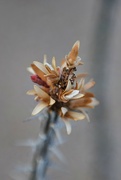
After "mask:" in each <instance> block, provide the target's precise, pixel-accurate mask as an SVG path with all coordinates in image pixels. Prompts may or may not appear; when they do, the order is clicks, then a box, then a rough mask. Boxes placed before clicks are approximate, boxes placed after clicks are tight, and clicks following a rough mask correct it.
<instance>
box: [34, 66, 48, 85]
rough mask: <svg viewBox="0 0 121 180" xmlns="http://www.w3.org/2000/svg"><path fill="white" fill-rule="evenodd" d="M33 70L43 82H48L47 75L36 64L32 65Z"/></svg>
mask: <svg viewBox="0 0 121 180" xmlns="http://www.w3.org/2000/svg"><path fill="white" fill-rule="evenodd" d="M31 67H32V69H33V70H34V72H35V73H36V74H37V75H38V76H39V77H40V78H41V79H42V80H43V81H45V82H46V77H44V75H45V73H44V72H43V71H41V70H40V69H39V68H38V67H37V66H36V65H35V64H31Z"/></svg>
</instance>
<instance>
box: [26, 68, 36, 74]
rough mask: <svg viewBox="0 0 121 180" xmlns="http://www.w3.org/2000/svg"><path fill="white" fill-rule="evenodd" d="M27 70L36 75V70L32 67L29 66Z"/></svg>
mask: <svg viewBox="0 0 121 180" xmlns="http://www.w3.org/2000/svg"><path fill="white" fill-rule="evenodd" d="M27 71H29V72H30V73H32V74H33V75H35V74H36V73H35V72H34V70H33V69H32V67H28V68H27Z"/></svg>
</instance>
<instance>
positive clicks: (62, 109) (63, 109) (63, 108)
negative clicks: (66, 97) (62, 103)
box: [61, 107, 68, 115]
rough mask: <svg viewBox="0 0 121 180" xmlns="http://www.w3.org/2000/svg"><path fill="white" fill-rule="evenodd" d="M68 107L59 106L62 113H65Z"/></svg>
mask: <svg viewBox="0 0 121 180" xmlns="http://www.w3.org/2000/svg"><path fill="white" fill-rule="evenodd" d="M67 111H68V109H67V108H65V107H62V108H61V112H62V115H65V114H66V113H67Z"/></svg>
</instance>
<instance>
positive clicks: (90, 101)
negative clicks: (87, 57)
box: [27, 41, 98, 134]
mask: <svg viewBox="0 0 121 180" xmlns="http://www.w3.org/2000/svg"><path fill="white" fill-rule="evenodd" d="M79 47H80V42H79V41H77V42H76V43H75V44H74V45H73V47H72V49H71V51H70V52H69V54H68V55H66V56H65V58H64V59H63V61H62V64H61V66H57V65H56V60H55V57H53V58H52V64H49V63H48V62H47V59H46V56H44V62H43V63H41V62H38V61H34V62H33V63H32V64H31V67H29V68H28V70H29V71H30V72H31V73H32V74H33V75H32V76H31V80H32V81H33V82H34V83H36V84H38V85H34V89H33V90H29V91H28V92H27V94H29V95H34V96H35V100H36V101H37V102H38V104H37V106H36V107H35V108H34V110H33V111H32V115H36V114H37V113H40V112H41V111H42V110H43V109H44V108H48V110H49V111H50V112H51V111H55V112H56V113H57V114H58V115H59V116H60V117H61V118H62V119H63V120H64V122H65V125H66V127H67V133H68V134H70V132H71V126H70V124H69V119H71V120H74V121H77V120H82V119H85V118H86V117H88V115H87V114H86V112H85V110H84V109H85V108H94V107H95V106H96V105H97V104H98V101H97V100H96V98H95V97H94V94H93V93H91V92H89V91H88V90H89V89H90V88H91V87H93V86H94V84H95V82H94V81H93V80H90V81H89V82H87V83H85V77H86V74H79V75H76V73H75V71H76V70H77V66H79V65H82V64H83V63H82V61H81V58H80V57H79V56H78V54H79Z"/></svg>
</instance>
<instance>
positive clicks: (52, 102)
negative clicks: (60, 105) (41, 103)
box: [49, 97, 55, 105]
mask: <svg viewBox="0 0 121 180" xmlns="http://www.w3.org/2000/svg"><path fill="white" fill-rule="evenodd" d="M54 103H55V100H54V99H53V98H51V97H50V103H49V105H53V104H54Z"/></svg>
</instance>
